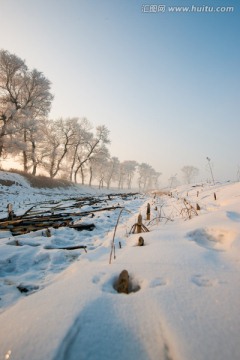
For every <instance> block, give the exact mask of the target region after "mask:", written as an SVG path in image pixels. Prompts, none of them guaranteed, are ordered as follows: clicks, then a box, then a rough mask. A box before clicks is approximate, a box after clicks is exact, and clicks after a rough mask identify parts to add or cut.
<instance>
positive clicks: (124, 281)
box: [116, 270, 129, 294]
mask: <svg viewBox="0 0 240 360" xmlns="http://www.w3.org/2000/svg"><path fill="white" fill-rule="evenodd" d="M116 290H117V292H118V293H124V294H128V293H129V274H128V271H127V270H123V271H122V272H121V273H120V275H119V278H118V281H117V284H116Z"/></svg>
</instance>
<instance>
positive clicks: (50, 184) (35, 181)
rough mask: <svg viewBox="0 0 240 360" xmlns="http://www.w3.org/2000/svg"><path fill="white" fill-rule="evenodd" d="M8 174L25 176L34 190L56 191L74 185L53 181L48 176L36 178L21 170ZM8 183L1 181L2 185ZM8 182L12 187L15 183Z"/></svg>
mask: <svg viewBox="0 0 240 360" xmlns="http://www.w3.org/2000/svg"><path fill="white" fill-rule="evenodd" d="M8 172H11V173H15V174H19V175H21V176H23V177H24V178H25V179H26V180H27V181H28V182H29V183H30V185H31V186H32V187H33V188H39V189H42V188H49V189H54V188H67V187H71V186H73V185H74V184H73V183H72V182H70V181H67V180H62V179H51V178H49V177H47V176H44V175H37V176H34V175H32V174H28V173H25V172H24V171H20V170H16V169H10V170H8ZM3 181H4V182H7V180H0V183H1V184H2V185H6V186H7V184H3V183H2V182H3ZM8 182H12V184H9V185H10V186H11V185H13V184H14V183H15V182H13V181H8Z"/></svg>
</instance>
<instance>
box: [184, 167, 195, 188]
mask: <svg viewBox="0 0 240 360" xmlns="http://www.w3.org/2000/svg"><path fill="white" fill-rule="evenodd" d="M181 171H182V172H183V177H184V180H185V181H186V183H187V184H190V183H191V182H192V180H193V178H194V177H196V176H197V175H198V174H199V170H198V168H196V167H194V166H184V167H183V168H182V169H181Z"/></svg>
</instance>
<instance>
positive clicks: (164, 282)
mask: <svg viewBox="0 0 240 360" xmlns="http://www.w3.org/2000/svg"><path fill="white" fill-rule="evenodd" d="M167 284H168V281H167V280H166V279H164V278H161V277H159V278H156V279H153V280H152V281H151V282H150V284H149V286H150V288H155V287H157V286H165V285H167Z"/></svg>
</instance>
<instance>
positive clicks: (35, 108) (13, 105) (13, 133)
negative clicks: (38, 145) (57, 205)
mask: <svg viewBox="0 0 240 360" xmlns="http://www.w3.org/2000/svg"><path fill="white" fill-rule="evenodd" d="M50 85H51V84H50V82H49V80H48V79H47V78H46V77H45V76H44V75H43V74H42V73H41V72H39V71H37V70H36V69H34V70H31V71H30V70H28V67H27V66H26V64H25V62H24V61H23V60H22V59H20V58H19V57H18V56H16V55H14V54H10V53H9V52H8V51H6V50H1V51H0V157H1V156H2V155H3V152H4V150H5V151H6V147H8V151H9V150H11V148H13V151H15V152H17V151H22V152H23V163H24V169H25V170H27V167H28V165H27V161H28V159H27V150H28V145H29V144H28V139H29V138H30V137H31V135H30V136H29V133H31V131H32V129H34V131H35V127H34V126H33V122H34V121H38V120H39V119H42V118H44V117H46V116H47V114H48V112H49V110H50V106H51V102H52V100H53V96H52V94H51V93H50ZM29 125H30V126H29ZM30 144H31V143H30Z"/></svg>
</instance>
